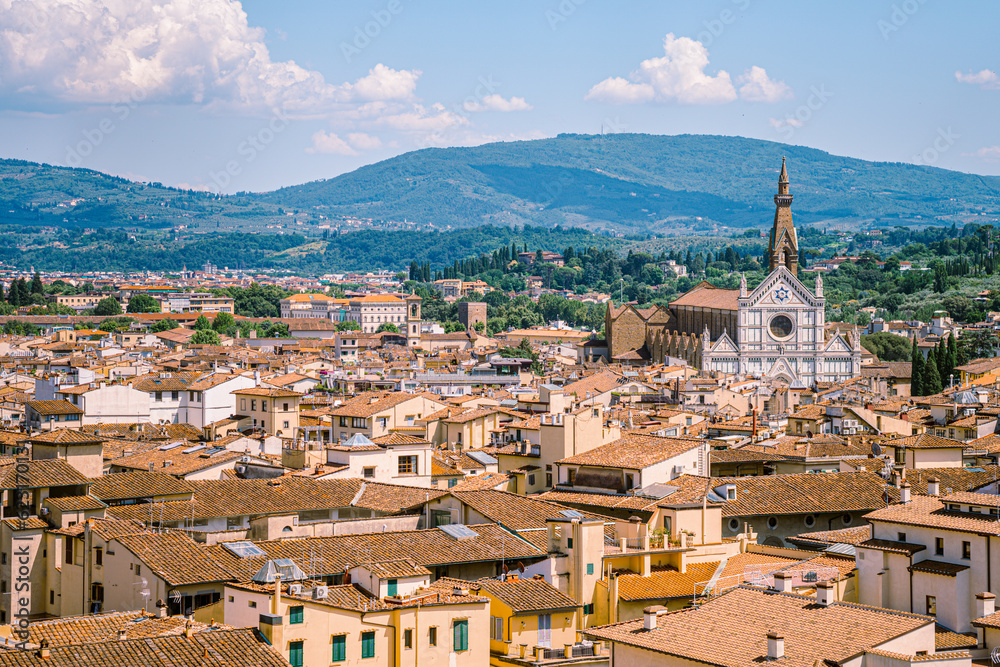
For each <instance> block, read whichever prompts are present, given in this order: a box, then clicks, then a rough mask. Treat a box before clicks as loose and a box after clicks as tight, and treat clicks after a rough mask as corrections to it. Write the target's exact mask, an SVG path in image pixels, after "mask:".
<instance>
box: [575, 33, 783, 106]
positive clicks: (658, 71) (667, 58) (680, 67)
mask: <svg viewBox="0 0 1000 667" xmlns="http://www.w3.org/2000/svg"><path fill="white" fill-rule="evenodd" d="M663 52H664V56H663V57H662V58H650V59H648V60H644V61H642V62H641V63H639V69H637V70H635V71H633V72H632V73H630V74H629V75H628V78H627V79H626V78H622V77H620V76H614V77H610V78H607V79H605V80H603V81H601V82H600V83H598V84H596V85H595V86H593V87H592V88H591V89H590V91H588V92H587V95H586V96H585V97H584V99H586V100H593V101H597V102H608V103H610V104H643V103H647V102H657V103H661V104H662V103H670V102H674V103H677V104H726V103H727V102H732V101H733V100H736V99H737V98H738V97H741V98H743V99H745V100H747V101H749V102H777V101H779V100H782V99H786V98H788V97H791V96H792V90H791V88H789V87H788V85H786V84H785V83H784V82H783V81H774V80H772V79H771V78H769V77H768V75H767V72H766V71H765V70H764V68H763V67H758V66H756V65H754V66H753V67H751V68H750V69H748V70H746V71H745V72H744V73H743V74H742V75H741V76H740V77H739V78H738V79H737V83H738V84H741V87H740V89H739V93H738V94H737V91H736V88H735V87H734V86H733V81H732V77H730V76H729V73H728V72H726V71H725V70H719V71H718V72H716V73H715V74H709V73H707V72H706V71H705V69H706V68H707V67H708V49H707V48H705V45H704V44H702V43H701V42H699V41H697V40H694V39H691V38H690V37H675V36H674V34H673V33H668V34H667V36H666V37H665V38H664V40H663Z"/></svg>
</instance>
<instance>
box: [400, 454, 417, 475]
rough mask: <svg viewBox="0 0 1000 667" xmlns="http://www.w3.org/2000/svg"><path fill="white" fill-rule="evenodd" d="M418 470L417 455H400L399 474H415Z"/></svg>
mask: <svg viewBox="0 0 1000 667" xmlns="http://www.w3.org/2000/svg"><path fill="white" fill-rule="evenodd" d="M416 472H417V457H416V456H400V457H399V474H400V475H413V474H416Z"/></svg>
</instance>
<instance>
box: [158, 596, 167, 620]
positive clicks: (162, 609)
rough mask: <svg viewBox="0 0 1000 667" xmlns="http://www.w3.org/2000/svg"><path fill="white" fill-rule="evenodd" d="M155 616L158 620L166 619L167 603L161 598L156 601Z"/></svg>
mask: <svg viewBox="0 0 1000 667" xmlns="http://www.w3.org/2000/svg"><path fill="white" fill-rule="evenodd" d="M156 615H157V616H159V617H160V618H166V617H167V603H166V602H164V601H163V599H162V598H161V599H159V600H157V601H156Z"/></svg>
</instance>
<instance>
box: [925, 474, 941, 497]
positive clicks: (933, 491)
mask: <svg viewBox="0 0 1000 667" xmlns="http://www.w3.org/2000/svg"><path fill="white" fill-rule="evenodd" d="M927 495H929V496H939V495H941V480H939V479H938V478H937V477H929V478H927Z"/></svg>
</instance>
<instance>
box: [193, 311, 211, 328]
mask: <svg viewBox="0 0 1000 667" xmlns="http://www.w3.org/2000/svg"><path fill="white" fill-rule="evenodd" d="M211 328H212V323H211V322H209V321H208V318H207V317H205V313H202V314H201V315H199V316H198V319H196V320H195V321H194V330H195V331H205V330H207V329H211Z"/></svg>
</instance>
